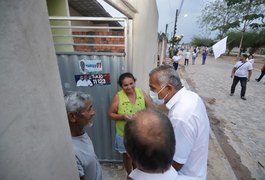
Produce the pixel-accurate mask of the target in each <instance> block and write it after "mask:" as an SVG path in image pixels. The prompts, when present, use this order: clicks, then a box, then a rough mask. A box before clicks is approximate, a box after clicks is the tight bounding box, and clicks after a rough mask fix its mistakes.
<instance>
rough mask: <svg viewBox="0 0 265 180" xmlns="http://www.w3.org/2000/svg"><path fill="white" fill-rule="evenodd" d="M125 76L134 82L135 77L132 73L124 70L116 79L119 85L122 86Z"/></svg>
mask: <svg viewBox="0 0 265 180" xmlns="http://www.w3.org/2000/svg"><path fill="white" fill-rule="evenodd" d="M125 78H132V79H133V80H134V82H135V81H136V79H135V77H134V76H133V75H132V73H129V72H126V73H123V74H121V75H120V77H119V80H118V84H119V85H120V87H121V86H122V81H123V80H124V79H125Z"/></svg>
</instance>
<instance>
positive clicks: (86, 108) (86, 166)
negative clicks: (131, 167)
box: [64, 92, 102, 180]
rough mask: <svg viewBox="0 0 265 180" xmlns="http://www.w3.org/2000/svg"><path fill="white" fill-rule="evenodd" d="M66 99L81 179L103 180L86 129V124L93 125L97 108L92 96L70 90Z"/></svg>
mask: <svg viewBox="0 0 265 180" xmlns="http://www.w3.org/2000/svg"><path fill="white" fill-rule="evenodd" d="M64 99H65V106H66V111H67V116H68V121H69V126H70V131H71V135H72V143H73V147H74V153H75V157H76V164H77V169H78V172H79V176H80V180H102V170H101V166H100V164H99V162H98V160H97V157H96V154H95V152H94V146H93V144H92V141H91V139H90V138H89V136H88V135H87V133H86V132H85V131H84V127H85V126H87V125H88V126H89V127H91V126H92V125H93V121H92V117H93V116H94V115H95V110H94V109H93V107H92V106H93V104H92V98H91V97H90V95H89V94H86V93H83V92H70V93H68V94H67V95H66V96H65V98H64Z"/></svg>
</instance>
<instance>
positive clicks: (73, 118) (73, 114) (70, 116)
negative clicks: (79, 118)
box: [67, 112, 76, 123]
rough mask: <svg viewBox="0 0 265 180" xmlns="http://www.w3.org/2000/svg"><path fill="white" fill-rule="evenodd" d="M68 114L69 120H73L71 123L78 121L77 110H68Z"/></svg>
mask: <svg viewBox="0 0 265 180" xmlns="http://www.w3.org/2000/svg"><path fill="white" fill-rule="evenodd" d="M67 116H68V120H69V122H71V123H75V122H76V113H75V112H68V113H67Z"/></svg>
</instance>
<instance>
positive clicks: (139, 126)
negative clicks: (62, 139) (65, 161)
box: [65, 65, 210, 180]
mask: <svg viewBox="0 0 265 180" xmlns="http://www.w3.org/2000/svg"><path fill="white" fill-rule="evenodd" d="M135 82H136V79H135V77H134V76H133V74H131V73H129V72H126V73H123V74H121V75H120V77H119V79H118V84H119V85H120V87H121V90H119V91H118V92H117V94H116V95H115V96H114V97H113V99H112V102H111V104H110V107H109V110H108V116H109V118H110V119H111V120H113V121H114V122H115V124H116V137H115V149H116V150H117V151H118V152H119V153H121V154H122V157H123V163H124V167H125V170H126V172H127V174H128V179H139V180H140V179H152V180H155V179H168V180H170V179H206V176H207V157H208V141H209V129H210V126H209V119H208V115H207V112H206V108H205V105H204V103H203V101H202V99H201V98H200V97H199V96H198V95H197V94H196V93H194V92H191V91H189V90H187V89H186V88H185V87H183V86H182V83H181V81H180V78H179V76H178V73H177V71H176V70H175V69H174V67H172V66H170V65H161V66H158V67H157V68H155V69H153V70H152V71H151V72H150V73H149V87H150V93H149V96H148V95H147V94H146V93H145V92H144V91H143V90H141V89H140V88H137V87H135ZM65 105H66V111H67V115H68V121H69V126H70V131H71V135H72V142H73V147H74V153H75V157H76V164H77V169H78V171H79V176H80V179H86V180H87V179H92V180H94V179H95V180H100V179H102V170H101V166H100V163H99V162H98V160H97V157H96V154H95V152H94V148H93V143H92V141H91V140H90V138H89V136H88V135H87V134H86V132H85V131H84V128H85V126H89V127H91V126H92V125H93V121H92V117H93V116H94V115H95V111H94V109H93V102H92V98H91V97H90V95H88V94H86V93H83V92H71V93H68V94H66V95H65ZM161 105H163V106H165V107H166V108H167V109H168V112H167V115H166V114H165V113H166V112H164V111H163V110H161V108H157V107H159V106H161Z"/></svg>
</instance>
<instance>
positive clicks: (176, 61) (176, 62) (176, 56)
mask: <svg viewBox="0 0 265 180" xmlns="http://www.w3.org/2000/svg"><path fill="white" fill-rule="evenodd" d="M180 59H181V55H180V54H178V53H177V52H175V54H174V56H173V57H172V60H173V67H174V69H175V70H177V69H178V65H179V61H180Z"/></svg>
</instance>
